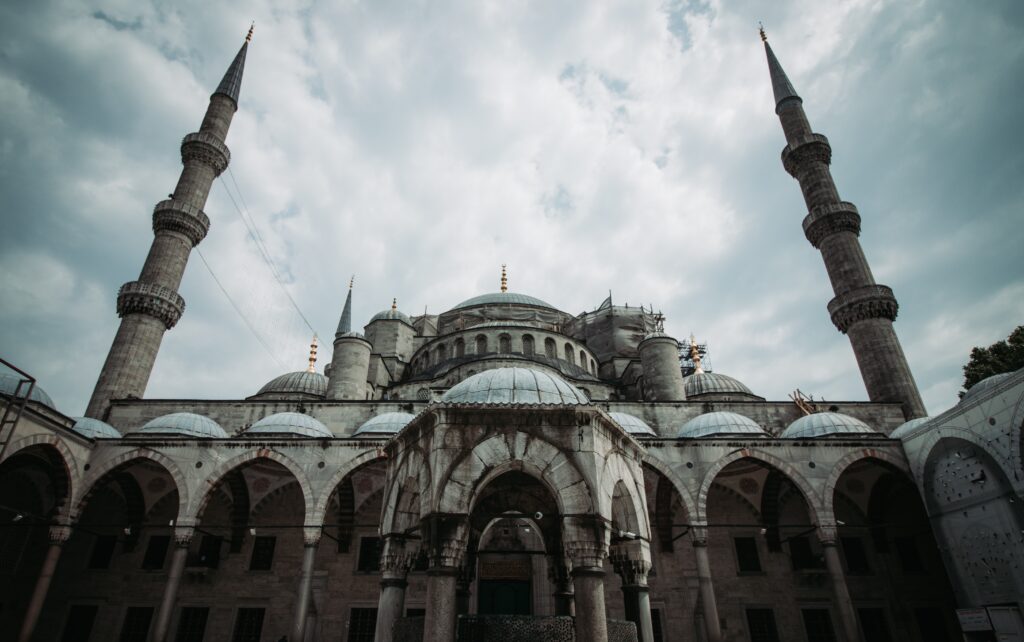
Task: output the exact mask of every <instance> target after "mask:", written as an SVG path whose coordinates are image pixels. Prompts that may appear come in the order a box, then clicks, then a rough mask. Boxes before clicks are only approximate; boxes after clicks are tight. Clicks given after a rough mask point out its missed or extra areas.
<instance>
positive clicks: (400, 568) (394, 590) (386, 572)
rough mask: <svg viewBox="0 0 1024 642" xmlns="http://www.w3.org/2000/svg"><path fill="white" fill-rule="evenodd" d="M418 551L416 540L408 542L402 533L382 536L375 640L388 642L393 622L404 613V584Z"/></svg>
mask: <svg viewBox="0 0 1024 642" xmlns="http://www.w3.org/2000/svg"><path fill="white" fill-rule="evenodd" d="M418 551H419V544H418V542H415V546H413V545H410V543H409V542H408V541H406V539H405V538H404V537H401V536H398V535H389V536H387V537H385V538H384V550H383V551H382V552H381V556H380V601H379V602H378V604H377V629H376V633H375V634H374V637H373V641H374V642H391V640H392V639H393V638H394V633H395V623H396V622H397V621H398V618H400V617H402V615H403V614H404V613H405V588H406V586H408V582H407V580H406V578H407V577H408V575H409V569H410V568H412V565H413V562H414V561H415V560H416V555H417V553H418Z"/></svg>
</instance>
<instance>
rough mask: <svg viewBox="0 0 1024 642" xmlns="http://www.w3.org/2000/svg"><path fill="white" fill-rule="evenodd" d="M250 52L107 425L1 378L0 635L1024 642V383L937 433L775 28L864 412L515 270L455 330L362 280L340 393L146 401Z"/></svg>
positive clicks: (335, 368) (179, 219)
mask: <svg viewBox="0 0 1024 642" xmlns="http://www.w3.org/2000/svg"><path fill="white" fill-rule="evenodd" d="M250 36H251V33H250ZM248 46H249V39H248V38H247V39H246V42H245V44H243V46H242V47H241V49H240V51H239V53H238V55H237V57H236V58H235V60H234V61H233V63H232V64H231V66H230V68H229V69H228V71H227V73H226V75H225V76H224V79H223V81H222V82H221V83H220V85H219V86H218V87H217V90H216V92H215V93H214V94H213V95H212V96H211V98H210V103H209V107H208V109H207V112H206V116H205V118H204V119H203V121H202V124H201V126H200V128H199V130H198V131H197V132H195V133H192V134H188V135H187V136H185V138H184V140H183V141H182V145H181V155H182V162H183V166H184V167H183V170H182V173H181V177H180V179H179V181H178V183H177V185H176V187H175V188H174V192H173V193H172V194H171V195H170V197H169V198H168V199H167V200H164V201H161V202H160V203H158V204H157V205H156V208H155V210H154V213H153V230H154V240H153V244H152V247H151V249H150V252H149V255H148V256H147V258H146V262H145V264H144V266H143V268H142V271H141V274H140V275H139V278H138V279H137V280H135V281H130V282H128V283H126V284H125V285H124V286H122V288H121V289H120V291H119V292H118V296H117V312H118V315H119V316H120V326H119V329H118V331H117V334H116V336H115V338H114V341H113V345H112V347H111V349H110V352H109V355H108V357H107V360H106V362H105V364H104V366H103V369H102V371H101V373H100V374H99V378H98V381H97V384H96V388H95V392H94V394H93V396H92V399H91V401H90V403H89V406H88V409H87V411H86V413H85V416H84V417H81V418H72V417H69V416H67V415H65V414H63V413H62V412H60V411H58V410H57V409H56V408H55V407H54V404H53V403H52V401H51V400H50V399H49V397H48V396H47V395H46V394H45V392H44V391H43V389H42V388H41V387H40V386H39V385H35V382H34V380H33V379H32V378H31V377H30V376H27V375H25V374H24V373H21V374H5V375H3V377H2V378H0V383H2V385H3V388H2V390H3V393H4V394H3V398H2V408H3V412H4V418H3V424H2V426H0V429H2V431H3V432H2V435H0V437H2V451H0V556H2V563H0V579H2V582H0V639H4V640H19V641H22V642H27V641H29V640H61V641H65V642H75V641H94V642H95V641H99V640H121V641H124V642H132V641H138V642H145V641H147V640H153V641H155V642H165V641H167V640H173V641H177V642H192V641H194V642H199V641H214V640H216V641H222V640H231V641H234V642H257V641H263V642H274V641H276V640H280V639H282V638H286V639H287V640H291V641H292V642H296V641H299V640H302V641H308V642H313V641H328V640H330V641H348V642H371V641H375V642H390V641H395V642H397V641H400V640H428V641H432V642H451V641H453V640H498V639H501V640H522V639H534V640H579V641H581V642H582V641H598V642H604V641H605V640H639V641H642V642H657V641H669V640H672V641H686V642H691V641H693V642H723V641H730V642H731V641H736V642H739V641H744V642H747V641H750V642H772V641H779V640H783V641H788V640H795V641H806V642H817V641H833V640H836V641H844V642H854V641H871V642H874V641H880V642H885V641H888V640H897V639H898V640H908V641H918V642H936V641H943V640H946V641H953V640H963V639H969V640H989V639H991V640H995V639H997V638H996V632H997V631H998V632H1001V633H1000V634H1002V633H1003V632H1007V631H1011V628H1010V627H1011V626H1020V615H1019V613H1020V609H1021V607H1022V606H1024V603H1022V593H1024V579H1022V578H1024V544H1022V532H1024V531H1022V529H1024V518H1022V512H1021V506H1022V505H1024V501H1022V499H1024V467H1022V458H1024V450H1022V444H1021V424H1022V422H1024V371H1019V372H1017V373H1011V374H1007V375H1000V376H999V377H995V378H993V379H989V380H986V381H984V382H982V383H980V384H977V385H976V386H975V387H974V388H972V389H971V390H970V391H969V392H968V394H967V395H966V396H965V397H964V399H963V400H962V401H961V402H960V403H959V404H958V405H957V406H955V407H953V408H952V409H950V410H949V411H947V412H945V413H943V414H941V415H938V416H936V417H932V418H929V417H927V416H925V410H924V406H923V404H922V402H921V398H920V395H919V394H918V391H917V388H916V385H915V383H914V379H913V376H912V375H911V371H910V368H909V366H908V364H907V361H906V359H905V358H904V355H903V352H902V350H901V348H900V344H899V341H898V339H897V337H896V334H895V332H894V330H893V320H894V319H895V318H896V312H897V304H896V299H895V297H894V296H893V293H892V291H891V290H890V289H889V288H888V287H886V286H884V285H880V284H877V283H875V281H874V278H873V277H872V274H871V270H870V268H869V266H868V262H867V260H866V258H865V255H864V253H863V251H862V249H861V246H860V243H859V240H858V234H859V230H860V222H861V219H860V215H859V213H858V211H857V208H856V207H855V206H854V205H853V204H851V203H848V202H845V201H843V200H841V199H840V198H839V195H838V192H837V190H836V186H835V183H834V182H833V180H832V176H831V174H830V171H829V161H830V155H831V149H830V147H829V143H828V140H827V139H826V138H825V137H824V136H822V135H821V134H817V133H814V132H813V130H812V129H811V127H810V124H809V122H808V120H807V117H806V115H805V113H804V110H803V106H802V101H801V99H800V97H799V96H798V95H797V93H796V91H795V90H794V88H793V86H792V85H791V84H790V82H789V80H788V79H787V77H786V75H785V73H784V71H783V69H782V66H781V65H780V64H779V61H778V60H777V59H776V57H775V55H774V53H773V52H772V49H771V47H770V46H768V43H767V41H765V49H766V53H767V58H768V65H769V71H770V79H771V82H772V85H773V89H774V96H775V102H776V112H777V114H778V116H779V119H780V121H781V124H782V127H783V131H784V134H785V147H784V149H783V152H782V164H783V166H784V168H785V170H786V171H787V172H788V173H789V174H791V175H792V176H793V177H794V178H795V179H796V180H797V181H798V183H799V186H800V188H801V190H802V192H803V195H804V198H805V200H806V203H807V210H808V213H807V215H806V218H804V221H803V229H804V233H805V235H806V237H807V239H808V241H810V243H811V244H812V245H813V247H814V248H816V249H818V250H819V251H820V252H821V255H822V258H823V260H824V262H825V267H826V269H827V272H828V277H829V279H830V281H831V284H832V287H833V290H834V294H835V297H834V298H833V299H832V300H831V301H830V302H829V304H828V309H829V312H830V314H831V316H832V320H833V322H834V323H835V325H836V327H837V329H838V330H839V331H840V332H841V333H843V334H846V335H847V337H849V340H850V343H851V345H852V347H853V350H854V353H855V355H856V358H857V363H858V365H859V367H860V370H861V373H862V375H863V379H864V383H865V386H866V389H867V396H868V398H869V399H870V400H869V401H866V402H865V401H849V402H833V403H830V404H829V405H827V407H826V406H825V405H824V404H823V403H821V402H818V403H817V404H816V403H815V402H813V401H810V400H804V399H799V400H798V401H799V403H795V402H794V401H791V400H788V399H787V400H784V401H769V400H766V399H764V398H762V397H760V396H758V395H757V394H756V392H755V391H751V390H750V389H749V388H748V387H747V386H745V385H744V384H743V383H741V382H740V381H739V380H738V379H736V378H733V377H729V376H726V375H724V374H721V373H718V372H710V371H705V370H704V369H703V368H702V366H701V362H700V357H701V354H700V350H699V347H698V346H697V345H696V343H695V342H689V341H688V342H685V344H684V345H683V346H682V348H683V349H682V354H683V356H684V357H689V360H688V361H687V363H688V364H689V367H687V368H686V371H685V372H684V371H683V369H681V361H680V354H681V350H680V348H681V346H680V344H679V342H678V341H677V340H676V339H675V338H673V337H670V336H668V335H666V334H665V333H664V331H663V325H662V323H661V321H662V320H661V319H659V318H658V317H656V316H655V315H653V314H651V312H650V311H648V310H645V309H643V308H634V307H628V306H618V305H613V304H612V302H611V300H610V298H609V300H607V301H605V302H604V303H602V304H601V305H599V306H598V307H597V308H596V309H595V310H593V311H591V312H587V313H584V314H580V315H575V316H574V315H571V314H567V313H565V312H563V311H561V310H560V309H559V308H558V307H557V306H556V305H552V304H549V303H546V302H544V301H541V300H539V299H537V298H534V297H531V296H527V295H524V294H515V293H513V292H510V291H508V289H507V287H506V281H505V279H504V273H503V275H502V276H503V278H502V281H501V287H500V290H499V291H498V292H495V293H493V294H483V295H479V296H474V297H473V298H469V299H467V300H466V301H463V302H462V303H460V304H459V305H456V306H455V307H453V308H452V309H450V310H448V311H446V312H444V313H442V314H439V315H426V314H424V315H422V316H409V315H406V314H404V313H403V312H401V311H400V310H399V309H398V308H397V305H394V304H393V305H392V306H391V308H390V309H387V310H384V311H382V312H380V313H379V314H376V315H374V316H373V317H372V318H371V319H369V321H368V322H367V323H366V324H365V326H364V327H363V331H362V332H356V331H353V329H352V315H351V302H352V296H353V291H352V289H351V284H350V288H349V292H348V298H347V299H346V300H345V302H344V305H343V311H342V313H341V318H340V321H339V325H338V329H337V332H336V334H335V336H334V341H333V353H332V354H331V359H330V364H329V365H328V366H327V367H326V368H325V372H324V374H320V373H318V372H316V371H315V368H314V363H313V358H312V356H311V359H310V368H309V369H308V370H307V371H302V372H293V373H287V374H284V375H282V376H280V377H277V378H276V379H274V380H272V381H270V382H269V383H267V384H266V385H265V386H263V387H262V388H261V389H259V390H258V391H254V394H253V395H252V396H250V397H247V398H245V399H226V400H203V399H147V398H145V394H144V393H145V389H146V384H147V381H148V378H149V375H150V372H151V370H152V367H153V364H154V361H155V359H156V356H157V352H158V349H159V346H160V342H161V340H162V337H163V334H164V333H165V332H166V331H167V330H169V329H171V328H172V327H173V326H174V325H175V324H176V323H177V322H178V320H179V318H180V317H181V315H182V312H183V311H184V301H183V299H182V297H181V296H180V295H179V294H178V292H177V288H178V286H179V284H180V281H181V277H182V274H183V272H184V269H185V265H186V262H187V260H188V257H189V254H190V252H191V250H192V248H193V247H194V246H195V245H197V244H198V243H200V242H201V241H202V240H203V238H204V236H205V235H206V233H207V231H208V228H209V219H208V217H207V215H206V214H205V213H204V211H203V208H204V206H205V203H206V198H207V194H208V192H209V189H210V186H211V183H212V181H213V180H214V178H215V177H216V176H217V175H218V174H219V173H220V172H222V171H223V170H224V169H225V168H226V167H227V164H228V163H229V161H230V152H229V150H228V148H227V146H226V144H225V140H226V138H227V134H228V129H229V127H230V124H231V120H232V117H233V115H234V113H235V111H236V110H237V108H238V106H239V92H240V87H241V81H242V74H243V68H244V65H245V57H246V52H247V48H248ZM876 224H881V222H880V221H876ZM793 383H794V387H796V385H798V384H799V382H798V381H794V382H793ZM958 616H959V619H958ZM972 618H973V619H972ZM1000 627H1001V628H1000ZM1018 632H1019V633H1020V631H1019V630H1018ZM1021 634H1024V633H1021ZM998 639H1000V640H1003V639H1006V640H1009V639H1022V638H1020V637H1016V638H1013V637H1000V638H998Z"/></svg>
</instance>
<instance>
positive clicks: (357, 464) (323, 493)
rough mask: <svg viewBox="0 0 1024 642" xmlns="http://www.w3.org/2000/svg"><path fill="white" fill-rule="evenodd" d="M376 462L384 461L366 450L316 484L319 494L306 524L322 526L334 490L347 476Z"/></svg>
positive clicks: (371, 450) (375, 453) (378, 454)
mask: <svg viewBox="0 0 1024 642" xmlns="http://www.w3.org/2000/svg"><path fill="white" fill-rule="evenodd" d="M376 461H385V459H384V457H382V456H381V454H380V451H378V450H377V449H368V450H366V451H364V452H362V453H359V454H358V455H356V456H355V457H353V458H352V459H350V460H348V461H347V462H345V463H344V464H342V465H341V466H339V467H338V469H337V470H335V471H334V474H333V475H331V476H330V477H329V478H328V479H327V481H325V482H324V483H322V484H320V483H318V484H317V487H318V488H319V493H318V494H317V496H316V500H315V502H314V504H313V510H312V512H311V513H310V514H309V515H308V516H307V517H306V523H307V524H323V523H324V520H325V518H326V515H327V504H328V503H329V502H330V501H331V495H332V494H333V493H334V489H335V488H337V487H338V486H340V485H341V483H342V482H343V481H344V480H345V479H346V478H347V477H348V476H349V475H351V474H352V473H354V472H356V470H358V469H360V468H362V467H363V466H368V465H370V464H372V463H374V462H376Z"/></svg>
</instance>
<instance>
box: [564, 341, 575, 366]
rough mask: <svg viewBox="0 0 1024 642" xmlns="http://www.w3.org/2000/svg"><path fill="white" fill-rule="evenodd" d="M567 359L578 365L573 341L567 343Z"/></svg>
mask: <svg viewBox="0 0 1024 642" xmlns="http://www.w3.org/2000/svg"><path fill="white" fill-rule="evenodd" d="M565 360H566V361H568V362H569V363H571V364H573V365H576V357H575V355H573V351H572V344H571V343H567V344H565Z"/></svg>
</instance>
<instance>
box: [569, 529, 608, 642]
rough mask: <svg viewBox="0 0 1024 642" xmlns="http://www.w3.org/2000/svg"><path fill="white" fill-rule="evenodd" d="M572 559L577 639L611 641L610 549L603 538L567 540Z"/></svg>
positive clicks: (600, 641) (594, 641) (597, 641)
mask: <svg viewBox="0 0 1024 642" xmlns="http://www.w3.org/2000/svg"><path fill="white" fill-rule="evenodd" d="M566 552H567V553H568V557H569V559H571V560H572V585H573V589H574V591H573V592H574V593H575V596H576V599H575V602H576V639H577V640H589V641H590V642H608V614H607V611H606V610H605V605H604V558H605V557H607V555H608V549H607V547H606V546H605V544H604V542H600V541H576V542H568V543H567V544H566Z"/></svg>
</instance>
